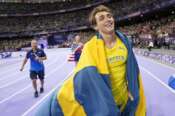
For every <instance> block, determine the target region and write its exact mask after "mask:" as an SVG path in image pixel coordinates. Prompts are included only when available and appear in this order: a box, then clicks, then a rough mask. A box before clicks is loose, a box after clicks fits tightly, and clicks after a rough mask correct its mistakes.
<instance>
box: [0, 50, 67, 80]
mask: <svg viewBox="0 0 175 116" xmlns="http://www.w3.org/2000/svg"><path fill="white" fill-rule="evenodd" d="M62 53H64V52H60V53H59V54H62ZM54 56H57V55H51V56H50V57H54ZM59 56H60V55H59ZM21 60H23V59H21ZM12 65H14V64H12ZM12 65H9V66H8V67H7V68H8V69H6V70H7V71H4V72H3V73H2V74H1V75H0V77H1V76H3V75H4V74H6V73H9V68H10V67H11V66H12ZM20 65H21V62H19V63H16V64H15V66H13V67H19V66H20ZM5 68H6V67H5ZM3 70H4V69H3ZM15 70H19V68H13V69H12V70H10V71H15Z"/></svg>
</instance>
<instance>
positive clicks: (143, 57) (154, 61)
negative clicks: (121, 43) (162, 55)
mask: <svg viewBox="0 0 175 116" xmlns="http://www.w3.org/2000/svg"><path fill="white" fill-rule="evenodd" d="M137 56H138V57H141V58H143V59H146V60H149V61H151V62H154V63H156V64H159V65H161V66H164V67H166V68H169V69H171V70H174V71H175V68H173V67H171V66H168V65H166V64H163V63H160V62H158V61H155V60H153V59H151V58H146V57H144V56H140V55H137Z"/></svg>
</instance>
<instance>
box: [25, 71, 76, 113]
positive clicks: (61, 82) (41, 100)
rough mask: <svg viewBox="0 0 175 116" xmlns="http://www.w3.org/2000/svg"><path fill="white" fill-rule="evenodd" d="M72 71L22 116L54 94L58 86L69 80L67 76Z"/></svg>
mask: <svg viewBox="0 0 175 116" xmlns="http://www.w3.org/2000/svg"><path fill="white" fill-rule="evenodd" d="M72 72H73V70H72V71H71V72H70V73H69V74H68V75H67V76H66V77H65V78H64V79H63V80H62V81H60V82H59V83H58V84H57V85H56V86H55V87H54V88H53V89H52V90H51V91H50V92H49V93H48V94H46V95H45V96H44V97H43V98H42V99H40V100H39V101H38V102H37V103H35V104H34V105H33V106H32V107H30V108H29V109H28V110H27V111H25V112H24V113H23V114H22V116H26V115H27V114H29V112H31V111H32V110H33V109H34V108H36V107H37V106H38V105H39V104H40V103H41V102H43V101H44V100H45V99H46V98H47V97H48V96H49V95H51V94H52V92H54V91H55V90H56V89H57V88H58V87H59V86H61V84H63V82H64V81H65V80H66V79H68V78H69V76H70V75H71V74H72Z"/></svg>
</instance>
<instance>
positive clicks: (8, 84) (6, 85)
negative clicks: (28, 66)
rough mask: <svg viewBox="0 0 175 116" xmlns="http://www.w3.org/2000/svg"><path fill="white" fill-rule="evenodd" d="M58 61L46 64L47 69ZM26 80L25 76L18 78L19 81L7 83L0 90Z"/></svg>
mask: <svg viewBox="0 0 175 116" xmlns="http://www.w3.org/2000/svg"><path fill="white" fill-rule="evenodd" d="M58 60H59V59H57V60H55V61H54V62H53V63H50V64H48V66H47V67H50V66H52V65H53V64H55V62H57V61H58ZM26 78H27V76H26V77H23V78H19V79H17V80H15V81H12V82H9V83H7V84H5V85H2V86H0V89H2V88H5V87H8V86H10V85H12V84H14V83H17V82H18V81H21V80H23V79H26Z"/></svg>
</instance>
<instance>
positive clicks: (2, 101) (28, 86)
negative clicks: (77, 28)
mask: <svg viewBox="0 0 175 116" xmlns="http://www.w3.org/2000/svg"><path fill="white" fill-rule="evenodd" d="M66 62H67V60H65V61H64V62H63V63H62V64H61V65H60V66H59V67H57V68H55V69H54V70H52V71H51V72H49V73H48V75H46V77H48V76H49V75H51V74H52V73H54V72H56V71H58V70H59V69H60V68H62V66H63V65H64V64H66ZM30 87H31V84H29V85H27V87H25V88H23V89H22V90H20V91H18V92H15V93H14V94H12V95H11V96H9V97H7V98H5V99H3V100H1V101H0V104H2V103H4V102H6V101H8V100H10V99H11V98H13V97H14V96H16V95H18V94H20V93H22V92H23V91H25V90H26V89H28V88H30Z"/></svg>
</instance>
